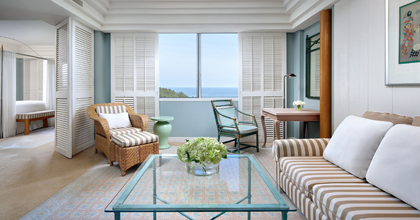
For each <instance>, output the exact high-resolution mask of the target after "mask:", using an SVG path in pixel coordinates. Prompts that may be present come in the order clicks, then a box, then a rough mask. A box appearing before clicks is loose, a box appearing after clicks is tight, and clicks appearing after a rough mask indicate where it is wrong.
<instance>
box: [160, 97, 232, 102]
mask: <svg viewBox="0 0 420 220" xmlns="http://www.w3.org/2000/svg"><path fill="white" fill-rule="evenodd" d="M222 99H232V101H234V102H237V101H238V98H224V97H215V98H159V101H161V102H209V101H211V100H222Z"/></svg>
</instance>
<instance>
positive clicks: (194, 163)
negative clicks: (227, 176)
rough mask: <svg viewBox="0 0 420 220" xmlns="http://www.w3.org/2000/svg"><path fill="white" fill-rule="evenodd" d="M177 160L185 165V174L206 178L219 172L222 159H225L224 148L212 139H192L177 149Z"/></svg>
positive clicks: (226, 152) (225, 151) (225, 152)
mask: <svg viewBox="0 0 420 220" xmlns="http://www.w3.org/2000/svg"><path fill="white" fill-rule="evenodd" d="M177 154H178V158H179V160H181V161H182V162H184V163H186V167H187V172H188V173H190V174H193V175H197V176H208V175H212V174H216V173H218V172H219V163H220V161H221V160H222V158H224V159H227V154H228V151H227V150H226V146H225V145H224V144H222V143H219V142H217V141H216V140H215V139H213V138H205V137H199V138H193V139H191V140H188V141H187V142H186V143H185V144H183V145H182V146H180V147H178V149H177Z"/></svg>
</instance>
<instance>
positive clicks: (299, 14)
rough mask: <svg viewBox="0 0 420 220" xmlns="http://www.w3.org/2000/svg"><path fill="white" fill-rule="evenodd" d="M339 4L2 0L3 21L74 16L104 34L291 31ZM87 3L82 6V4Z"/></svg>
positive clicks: (312, 0)
mask: <svg viewBox="0 0 420 220" xmlns="http://www.w3.org/2000/svg"><path fill="white" fill-rule="evenodd" d="M338 1H339V0H13V1H5V0H0V20H42V21H45V22H47V23H49V24H51V25H55V24H57V23H59V22H60V21H61V20H63V19H64V18H66V17H68V16H72V17H75V18H76V19H77V20H78V21H80V22H82V23H84V24H85V25H87V26H89V27H91V28H93V29H94V30H101V31H104V32H291V31H296V30H300V29H304V28H306V27H308V26H309V25H312V24H313V23H315V22H317V21H318V20H319V12H320V11H321V10H324V9H328V8H331V7H332V6H333V5H334V4H335V3H336V2H338ZM76 2H78V3H80V2H81V3H82V4H77V3H76Z"/></svg>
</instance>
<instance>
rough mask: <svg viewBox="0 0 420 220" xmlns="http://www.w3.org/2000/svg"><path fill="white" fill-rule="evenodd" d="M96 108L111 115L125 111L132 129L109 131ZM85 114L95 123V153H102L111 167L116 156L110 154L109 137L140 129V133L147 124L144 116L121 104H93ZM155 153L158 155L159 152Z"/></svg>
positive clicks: (110, 142)
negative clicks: (99, 151)
mask: <svg viewBox="0 0 420 220" xmlns="http://www.w3.org/2000/svg"><path fill="white" fill-rule="evenodd" d="M97 107H101V109H103V110H104V111H105V112H111V113H118V112H119V111H121V109H125V111H127V113H128V115H129V117H130V122H131V125H132V126H133V127H131V128H122V129H112V130H110V129H109V124H108V121H107V120H106V119H104V118H101V117H99V115H98V113H97V112H96V109H97ZM122 111H124V110H122ZM87 113H88V115H89V117H90V118H91V119H92V120H94V123H95V153H97V152H98V150H101V151H102V152H104V154H105V156H106V157H107V158H108V163H109V164H110V165H111V166H112V165H113V162H115V161H117V160H116V159H117V158H116V156H115V155H114V154H113V153H112V152H111V147H114V144H113V141H112V140H111V136H112V135H113V134H123V133H124V132H129V131H130V130H131V131H133V132H136V129H137V130H138V131H140V129H141V131H145V130H146V128H147V124H148V117H147V116H146V115H141V114H137V113H135V112H134V110H133V109H132V108H131V107H130V106H129V105H127V104H123V103H103V104H94V105H91V106H89V107H88V108H87ZM113 152H114V151H113ZM157 153H159V151H158V152H157Z"/></svg>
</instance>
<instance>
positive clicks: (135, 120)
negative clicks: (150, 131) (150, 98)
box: [129, 113, 149, 131]
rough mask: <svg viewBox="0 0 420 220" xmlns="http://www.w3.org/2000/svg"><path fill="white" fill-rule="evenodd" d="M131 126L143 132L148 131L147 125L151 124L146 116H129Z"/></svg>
mask: <svg viewBox="0 0 420 220" xmlns="http://www.w3.org/2000/svg"><path fill="white" fill-rule="evenodd" d="M129 117H130V121H131V125H133V127H136V128H140V129H141V130H142V131H146V128H147V125H148V124H149V118H148V117H147V116H146V115H141V114H136V113H134V114H129Z"/></svg>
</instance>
